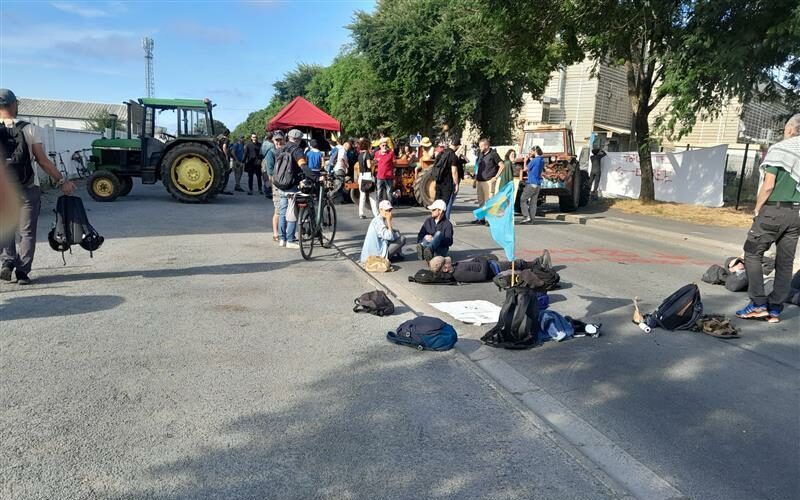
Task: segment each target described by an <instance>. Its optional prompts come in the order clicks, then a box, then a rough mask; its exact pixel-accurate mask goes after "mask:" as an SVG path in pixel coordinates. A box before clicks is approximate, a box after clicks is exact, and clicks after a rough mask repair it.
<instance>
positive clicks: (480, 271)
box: [453, 257, 494, 283]
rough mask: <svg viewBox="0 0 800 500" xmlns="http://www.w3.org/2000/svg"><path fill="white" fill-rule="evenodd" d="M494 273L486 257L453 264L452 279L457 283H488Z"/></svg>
mask: <svg viewBox="0 0 800 500" xmlns="http://www.w3.org/2000/svg"><path fill="white" fill-rule="evenodd" d="M492 276H494V272H493V271H492V269H491V267H489V260H488V259H487V258H486V257H474V258H472V259H469V260H462V261H458V262H456V263H455V264H453V278H455V280H456V281H458V282H459V283H483V282H485V281H489V280H490V279H492Z"/></svg>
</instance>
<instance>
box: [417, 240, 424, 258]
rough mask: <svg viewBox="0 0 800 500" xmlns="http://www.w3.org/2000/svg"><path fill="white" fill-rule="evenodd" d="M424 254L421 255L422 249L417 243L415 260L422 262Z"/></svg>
mask: <svg viewBox="0 0 800 500" xmlns="http://www.w3.org/2000/svg"><path fill="white" fill-rule="evenodd" d="M424 259H425V254H424V253H423V247H422V245H420V244H419V243H418V244H417V260H424Z"/></svg>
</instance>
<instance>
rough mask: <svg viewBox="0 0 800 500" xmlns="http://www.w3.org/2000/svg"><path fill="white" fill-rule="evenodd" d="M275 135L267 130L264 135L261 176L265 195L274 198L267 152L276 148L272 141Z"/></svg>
mask: <svg viewBox="0 0 800 500" xmlns="http://www.w3.org/2000/svg"><path fill="white" fill-rule="evenodd" d="M274 135H275V133H274V132H272V131H267V133H266V134H265V135H264V142H262V143H261V151H260V153H261V178H262V179H264V195H265V196H266V197H267V198H272V186H271V185H270V182H269V175H268V174H267V153H269V152H270V151H271V150H272V149H274V148H275V144H274V143H273V142H272V137H273V136H274Z"/></svg>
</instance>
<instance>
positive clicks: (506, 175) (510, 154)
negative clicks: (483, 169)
mask: <svg viewBox="0 0 800 500" xmlns="http://www.w3.org/2000/svg"><path fill="white" fill-rule="evenodd" d="M516 161H517V152H516V151H514V150H513V149H509V150H508V151H506V155H505V157H504V160H503V168H502V170H500V174H498V181H497V189H496V191H500V190H501V189H503V186H505V185H506V184H507V183H509V182H511V181H513V180H514V162H516Z"/></svg>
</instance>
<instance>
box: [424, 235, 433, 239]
mask: <svg viewBox="0 0 800 500" xmlns="http://www.w3.org/2000/svg"><path fill="white" fill-rule="evenodd" d="M425 241H433V236H431V235H430V234H426V235H425Z"/></svg>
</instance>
